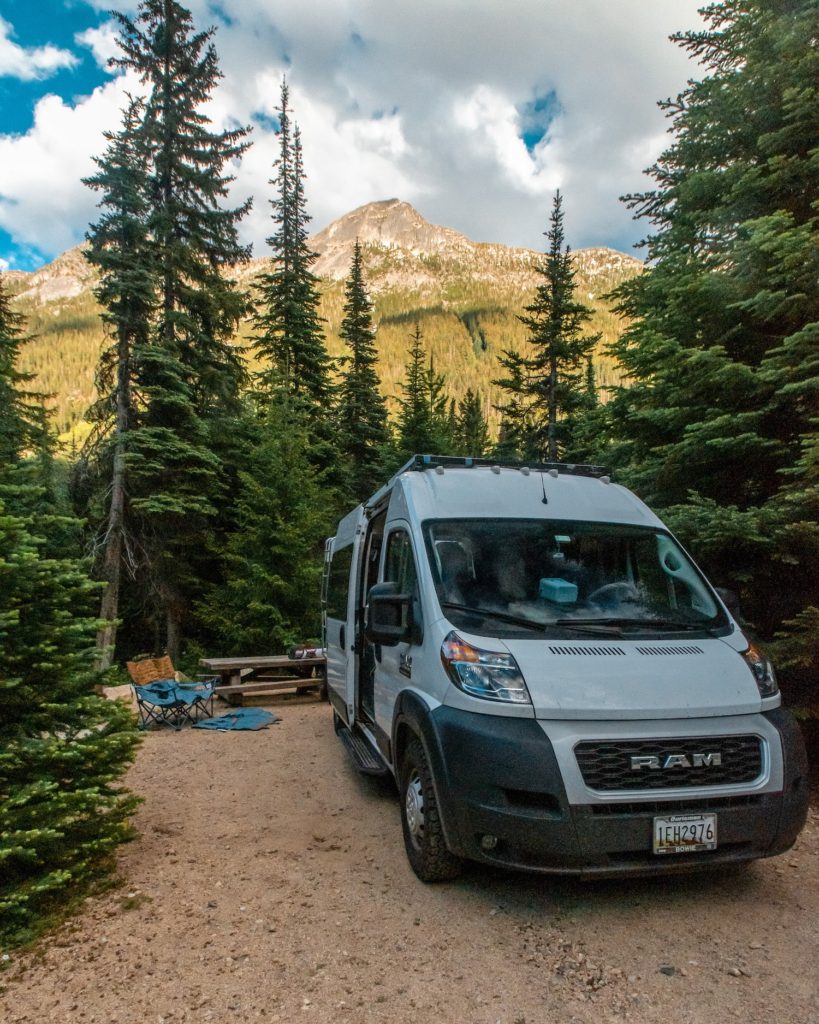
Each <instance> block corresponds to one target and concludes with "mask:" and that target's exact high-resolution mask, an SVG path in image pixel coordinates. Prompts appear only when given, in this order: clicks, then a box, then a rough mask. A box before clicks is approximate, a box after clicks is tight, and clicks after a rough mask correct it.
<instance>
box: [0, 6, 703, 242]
mask: <svg viewBox="0 0 819 1024" xmlns="http://www.w3.org/2000/svg"><path fill="white" fill-rule="evenodd" d="M49 2H54V3H56V2H57V0H49ZM93 3H94V4H95V5H96V6H100V8H103V7H106V8H107V7H108V6H109V5H110V0H104V2H103V0H93ZM699 4H700V0H652V2H651V3H650V4H647V3H646V2H645V0H617V2H616V3H612V2H611V0H583V2H582V3H579V2H576V3H566V2H565V0H515V2H514V3H513V4H507V5H501V4H499V3H497V2H495V0H414V2H413V3H412V4H390V5H387V6H385V5H384V3H383V0H311V2H310V3H309V4H299V5H297V4H293V3H292V2H291V0H220V2H219V4H218V5H215V4H214V3H213V2H212V0H188V3H187V6H189V7H190V8H191V9H192V12H193V16H194V21H195V24H196V26H197V28H205V27H207V26H209V25H211V24H213V23H214V22H216V24H217V33H216V37H215V45H216V48H217V50H218V53H219V57H220V65H221V68H222V71H223V73H224V78H223V80H222V81H221V83H220V85H219V88H218V90H217V94H216V95H215V97H214V100H213V102H212V104H211V108H210V113H211V116H212V117H213V120H214V124H215V125H216V126H217V127H223V126H226V125H231V126H235V125H236V124H247V123H249V122H251V121H255V122H256V129H255V131H254V133H253V142H254V145H253V147H252V148H251V150H250V151H249V152H248V153H247V154H246V156H245V157H244V159H243V161H242V163H241V165H240V166H238V167H237V168H236V169H235V173H236V176H237V180H236V182H235V184H234V186H233V189H232V196H233V199H234V201H235V202H236V203H239V202H242V201H243V200H244V199H245V198H246V197H247V196H248V195H250V194H252V195H254V197H255V203H254V210H253V212H252V213H251V215H250V216H249V217H248V218H247V220H246V221H245V223H244V224H243V226H242V234H243V238H244V240H245V241H247V242H252V243H253V244H254V247H255V248H256V251H257V252H258V253H263V252H264V238H265V237H266V236H267V235H268V234H269V233H270V219H269V213H270V209H269V206H268V203H267V200H268V199H269V198H270V193H271V189H270V186H269V185H268V179H269V178H270V177H271V173H272V164H273V161H274V160H275V157H276V141H275V136H274V134H273V131H272V129H271V128H270V120H269V119H270V117H271V116H272V114H273V112H274V108H275V106H276V104H277V103H278V98H279V81H280V78H281V75H282V73H283V72H285V71H286V72H287V75H288V79H289V81H290V85H291V103H292V107H293V111H294V114H295V118H296V120H297V121H298V122H299V124H300V126H301V129H302V137H303V143H304V156H305V166H306V170H307V174H308V181H307V198H308V208H309V211H310V213H311V214H312V216H313V225H314V227H315V228H316V229H320V228H322V227H324V226H325V225H326V224H327V223H328V222H329V221H330V220H332V219H333V218H335V217H338V216H341V215H342V214H344V213H346V212H347V211H348V210H350V209H352V208H353V207H355V206H359V205H361V204H362V203H366V202H369V201H371V200H375V199H385V198H389V197H392V196H397V197H399V198H402V199H406V200H408V201H409V202H413V203H415V205H416V206H418V208H419V210H420V211H421V213H422V214H423V215H424V216H426V217H427V218H428V219H429V220H432V221H434V222H436V223H439V224H445V225H448V226H451V227H454V228H456V229H458V230H460V231H463V232H464V233H465V234H467V235H469V236H470V237H472V238H475V239H478V240H489V241H500V242H505V243H507V244H513V245H527V246H531V247H533V248H541V247H542V245H543V237H542V233H543V231H544V230H545V229H546V227H547V221H548V215H549V209H550V204H551V194H552V192H553V190H554V189H555V188H556V187H560V188H561V190H562V191H563V193H564V198H565V209H566V229H567V236H568V238H569V241H570V242H571V243H572V245H573V246H574V247H578V246H581V245H592V244H610V245H615V246H619V247H621V248H628V246H629V245H630V244H631V243H632V242H634V241H635V240H636V239H637V238H639V237H640V236H641V235H643V234H644V233H645V231H646V230H647V229H646V227H645V226H644V225H635V224H633V222H632V220H631V214H630V212H629V211H628V210H626V209H625V207H624V206H623V205H622V204H621V203H620V202H619V201H618V197H619V196H620V195H621V194H623V193H625V192H630V191H638V190H640V189H641V188H644V187H646V186H647V184H648V182H647V179H645V178H644V177H643V176H642V173H641V172H642V170H643V169H644V168H645V167H647V166H648V165H649V164H651V163H652V161H653V160H654V159H656V157H657V156H658V155H659V152H660V151H661V150H662V148H663V146H664V144H665V141H666V139H667V136H666V135H665V128H666V125H665V122H664V118H663V115H662V113H661V112H660V111H659V110H658V109H657V106H656V103H657V100H659V99H663V98H665V97H666V96H668V95H673V94H676V93H677V92H679V91H680V90H681V89H683V88H684V87H685V83H686V80H687V79H688V78H689V77H691V76H692V75H693V76H696V74H697V70H696V69H695V68H694V67H693V66H692V65H691V64H690V62H689V60H688V57H687V55H686V54H685V53H684V52H683V51H682V50H680V48H679V47H677V46H674V45H672V44H671V43H670V42H668V39H667V36H668V35H669V33H671V32H672V31H675V30H678V29H685V28H695V27H697V26H698V25H699V18H698V15H697V7H698V6H699ZM117 6H118V7H119V8H120V9H121V10H127V11H128V12H129V13H133V10H134V7H135V4H134V3H133V2H132V0H127V2H121V3H119V4H118V5H117ZM78 42H80V43H81V44H83V45H85V46H88V47H89V48H90V49H91V50H92V52H93V53H94V55H95V57H96V59H97V61H98V62H99V63H103V62H104V60H106V59H107V58H108V57H109V56H110V55H111V53H112V52H113V50H112V47H113V34H112V27H111V25H103V26H102V27H101V28H100V29H95V30H92V31H89V32H85V33H83V34H82V35H81V36H79V37H78ZM132 89H135V91H137V92H139V88H138V87H135V86H132ZM122 91H123V87H122V85H121V83H118V82H117V84H114V83H113V82H112V83H109V85H107V86H105V87H104V88H103V89H102V90H97V92H96V93H95V94H94V95H93V96H91V97H87V98H81V99H80V100H78V101H76V102H75V104H74V105H70V104H69V103H65V102H60V101H59V100H57V99H56V98H52V99H51V100H49V101H48V105H47V106H46V107H45V108H43V110H42V111H41V110H40V108H39V107H38V111H37V120H36V122H35V124H34V126H33V128H32V129H31V131H30V132H29V133H28V134H27V135H26V136H24V137H23V138H22V139H19V140H9V139H8V138H3V137H2V136H0V196H4V197H6V199H5V200H3V201H0V225H2V226H4V227H6V229H7V230H10V231H12V232H13V233H14V235H15V238H16V239H18V240H19V241H20V242H21V243H27V244H33V245H38V246H40V247H41V248H42V250H43V251H44V252H47V253H49V254H55V253H56V252H58V251H59V250H60V247H61V246H63V245H64V244H65V242H64V239H65V238H71V239H74V240H77V239H78V238H80V237H82V232H83V231H84V229H85V226H86V223H87V221H88V219H89V217H90V216H93V197H91V196H89V194H88V190H87V189H84V187H83V186H82V185H80V184H79V183H78V179H79V177H80V175H81V174H87V173H88V172H89V168H90V157H91V155H92V154H93V153H99V152H100V151H101V148H102V147H101V136H100V133H101V131H102V129H104V128H108V129H115V128H117V126H118V124H119V113H118V109H117V108H118V105H121V96H122ZM550 94H554V98H555V102H554V109H553V110H552V111H551V114H552V117H553V120H552V121H551V123H550V124H549V125H548V131H547V133H546V135H545V136H544V138H543V139H542V140H541V141H540V142H538V143H537V144H536V145H532V142H531V140H530V145H529V148H527V146H526V144H525V143H524V141H523V139H522V138H521V136H522V134H523V127H524V117H523V112H524V111H525V110H527V109H531V108H532V106H533V104H534V103H535V101H536V100H537V98H538V97H545V96H548V95H550ZM42 102H43V103H45V102H46V101H42ZM0 131H2V122H0ZM38 161H39V162H38ZM10 165H11V166H10Z"/></svg>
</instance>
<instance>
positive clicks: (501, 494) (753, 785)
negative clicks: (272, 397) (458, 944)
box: [324, 455, 808, 882]
mask: <svg viewBox="0 0 819 1024" xmlns="http://www.w3.org/2000/svg"><path fill="white" fill-rule="evenodd" d="M324 623H325V645H326V648H327V683H328V697H329V700H330V702H331V704H332V707H333V713H334V723H335V728H336V732H337V733H338V735H339V737H340V738H341V739H342V740H343V741H344V743H345V745H346V746H347V748H348V750H349V751H350V753H351V754H352V756H353V758H354V760H355V763H356V765H357V766H358V768H359V769H360V770H361V771H365V772H370V773H373V774H379V773H381V774H387V773H391V774H392V775H393V776H394V777H395V780H396V782H397V784H398V789H399V794H400V805H401V818H402V824H403V832H404V842H405V845H406V850H407V855H408V857H409V860H410V863H411V864H412V867H413V869H414V870H415V872H416V874H417V875H418V876H419V878H421V879H422V880H423V881H425V882H432V881H437V880H442V879H447V878H452V877H454V876H455V875H456V874H457V873H458V870H459V868H460V866H461V862H462V860H463V859H464V858H469V859H472V860H477V861H483V862H487V863H491V864H495V865H501V866H506V867H510V868H517V869H521V868H522V869H525V870H531V871H540V872H557V873H566V874H588V875H607V874H612V875H622V874H628V873H643V874H645V873H654V872H669V871H680V870H690V869H693V868H702V867H705V866H716V865H724V864H726V863H732V862H739V861H747V860H751V859H753V858H756V857H769V856H771V855H773V854H777V853H781V852H783V851H784V850H787V849H788V848H789V847H790V846H791V845H792V844H793V842H794V840H795V838H796V836H797V834H798V833H799V830H800V829H801V827H802V825H803V823H804V821H805V816H806V813H807V802H808V779H807V764H806V757H805V750H804V745H803V742H802V738H801V734H800V732H799V730H798V727H797V726H796V724H795V722H794V721H793V719H792V718H791V716H790V714H788V713H787V712H786V711H784V710H783V709H782V708H781V707H780V697H779V692H778V689H777V684H776V678H775V676H774V672H773V669H772V667H771V665H770V663H769V662H768V661H767V659H766V658H765V655H764V654H763V653H762V652H761V651H760V650H759V649H758V648H757V647H756V646H755V645H754V644H753V643H751V642H750V641H749V640H748V638H747V637H746V636H745V634H744V633H743V631H742V629H741V628H740V627H739V625H738V624H737V622H736V620H735V619H734V618H733V616H732V615H731V613H730V612H729V610H728V608H727V607H726V604H725V603H724V602H723V600H721V598H720V597H719V596H718V594H717V592H716V591H715V590H714V588H713V587H712V586H711V585H710V584H709V583H708V581H707V580H706V579H705V577H704V576H703V575H702V573H701V572H700V570H699V569H698V568H697V567H696V565H695V564H694V563H693V562H692V560H691V558H690V557H689V556H688V555H687V554H686V552H685V551H684V550H683V548H682V547H681V546H680V544H679V543H678V542H677V541H676V540H675V539H674V537H673V536H672V535H671V534H670V533H669V531H668V530H667V529H666V527H665V526H664V525H663V524H662V522H661V521H660V520H659V519H658V518H657V516H655V515H654V514H653V513H652V512H651V511H650V509H648V508H647V507H646V506H645V505H644V504H643V503H642V502H641V501H640V500H639V499H638V498H636V497H635V496H634V495H633V494H632V493H631V492H629V491H628V490H626V489H625V488H623V487H620V486H618V485H617V484H613V483H612V482H611V481H610V479H609V477H608V476H607V475H606V474H605V471H604V470H602V469H600V468H597V467H590V466H565V465H555V464H550V465H529V466H523V465H497V464H492V463H490V462H488V461H486V460H479V459H459V458H453V457H438V456H426V455H425V456H415V457H414V458H413V459H412V460H410V461H409V462H408V463H407V464H406V465H405V466H404V467H403V468H402V469H401V470H400V471H399V472H398V473H397V474H396V475H395V477H393V479H392V480H390V482H389V483H388V484H387V485H386V486H385V487H383V488H382V489H381V490H379V491H378V492H377V493H376V494H374V495H373V497H372V498H371V499H370V500H369V501H368V502H367V503H366V504H364V505H361V506H359V507H358V508H356V509H355V510H354V511H352V512H351V513H350V514H349V515H348V516H346V517H345V518H344V519H342V520H341V522H340V523H339V524H338V529H337V531H336V535H335V536H334V537H332V538H330V540H328V542H327V558H326V564H325V574H324Z"/></svg>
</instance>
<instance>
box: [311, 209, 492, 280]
mask: <svg viewBox="0 0 819 1024" xmlns="http://www.w3.org/2000/svg"><path fill="white" fill-rule="evenodd" d="M356 239H358V240H359V242H361V244H362V245H365V246H367V245H377V246H381V247H383V248H385V249H403V250H406V251H407V252H409V253H412V254H413V255H414V256H427V255H430V254H432V253H436V252H441V251H442V250H448V251H454V250H467V249H471V248H472V247H473V245H474V243H473V242H470V241H469V239H468V238H466V237H465V236H464V235H461V234H459V233H458V232H457V231H454V230H453V229H452V228H444V227H439V226H438V225H436V224H430V223H429V221H428V220H425V219H424V218H423V217H422V216H421V214H420V213H419V212H418V211H417V210H416V209H415V207H414V206H411V205H410V204H409V203H405V202H403V201H402V200H401V199H382V200H380V201H378V202H375V203H367V204H366V205H364V206H359V207H358V209H356V210H351V211H350V213H346V214H345V215H344V216H343V217H339V219H338V220H334V221H333V223H332V224H329V225H328V226H327V227H326V228H324V230H323V231H320V232H319V233H318V234H317V235H313V237H312V238H311V239H310V247H311V248H312V249H313V250H314V251H315V252H317V253H318V255H319V259H318V262H317V263H316V266H315V273H317V274H318V275H319V276H321V277H335V278H339V277H345V276H346V275H347V274H348V273H349V270H350V258H351V254H352V248H353V245H354V244H355V240H356Z"/></svg>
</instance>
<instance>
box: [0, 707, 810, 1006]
mask: <svg viewBox="0 0 819 1024" xmlns="http://www.w3.org/2000/svg"><path fill="white" fill-rule="evenodd" d="M276 710H277V711H278V712H279V713H280V714H281V716H282V721H281V722H280V723H279V724H277V725H274V726H272V727H271V728H270V729H269V730H267V731H265V732H258V733H226V734H224V735H220V734H214V733H209V732H206V731H201V730H200V731H190V730H188V731H185V732H182V733H178V734H176V733H173V732H170V731H168V732H162V733H152V734H150V735H148V736H147V737H146V741H145V744H144V746H143V748H142V750H141V752H140V755H139V759H138V762H137V764H136V765H135V766H134V768H133V769H132V771H131V774H130V785H131V786H132V787H133V789H135V790H136V791H137V792H138V793H139V794H141V795H142V796H143V797H144V798H145V803H144V804H143V806H142V808H141V809H140V812H139V815H138V820H137V825H138V828H139V830H140V838H139V839H138V840H136V841H135V842H133V843H131V844H129V845H128V846H127V847H126V848H124V850H123V851H122V855H121V858H120V874H121V877H122V879H123V884H122V886H121V887H120V888H118V889H116V890H114V891H112V892H109V893H107V894H105V895H103V896H101V897H99V898H96V899H94V900H92V901H90V902H89V903H88V904H87V906H86V908H85V910H84V911H83V912H82V913H81V914H80V915H79V916H78V917H76V918H74V919H73V920H72V921H71V922H70V923H69V924H67V925H66V926H64V927H63V928H62V929H61V930H60V931H59V932H58V933H57V934H56V935H54V936H52V937H51V938H50V939H49V940H48V941H46V942H44V943H43V944H42V945H41V947H40V948H39V949H38V950H37V951H35V952H34V953H29V954H26V955H25V956H24V957H22V958H21V959H20V960H19V961H17V962H15V963H14V964H13V965H12V966H11V968H10V969H9V970H7V971H6V972H5V973H4V974H2V975H0V988H2V993H0V1020H2V1021H4V1022H7V1024H23V1022H26V1024H42V1022H45V1021H60V1022H63V1021H65V1022H71V1024H74V1022H82V1024H91V1022H100V1024H102V1022H104V1024H115V1022H116V1024H132V1022H133V1024H137V1022H139V1024H162V1022H167V1024H181V1022H183V1021H187V1022H194V1021H195V1022H200V1021H202V1022H206V1021H213V1022H219V1024H221V1022H232V1021H236V1022H239V1021H249V1022H253V1021H282V1022H292V1021H299V1022H316V1024H318V1022H321V1024H324V1022H331V1021H332V1022H334V1024H336V1022H341V1024H344V1022H348V1021H349V1022H351V1024H353V1022H356V1024H357V1022H362V1024H363V1022H390V1024H401V1022H404V1021H407V1022H409V1021H412V1022H417V1024H427V1022H433V1021H442V1022H453V1024H496V1022H501V1024H572V1022H582V1024H590V1022H592V1021H594V1022H595V1024H600V1022H609V1021H612V1022H614V1021H616V1022H620V1021H635V1022H645V1024H654V1022H657V1024H659V1022H663V1024H669V1022H673V1024H721V1022H723V1021H731V1020H734V1019H736V1020H739V1021H742V1022H743V1024H763V1022H764V1024H769V1022H772V1021H776V1022H777V1024H819V814H817V813H816V812H815V811H814V812H813V813H812V814H811V817H810V819H809V822H808V827H807V830H806V831H805V832H804V833H803V835H802V837H801V839H800V841H799V843H798V845H797V847H796V848H795V849H794V850H793V851H792V852H791V853H789V854H786V855H785V856H784V857H780V858H778V859H776V860H774V861H763V862H759V863H757V864H755V865H753V866H752V867H750V868H748V869H747V870H744V871H741V872H739V873H735V874H720V875H715V876H710V875H705V876H700V877H694V878H682V879H679V878H676V879H666V880H658V879H653V880H646V881H627V882H622V881H621V882H606V883H600V882H596V883H583V882H573V881H560V880H557V881H556V880H553V879H544V878H539V877H534V876H525V875H509V874H503V873H500V872H494V871H491V870H485V869H483V868H479V867H472V868H469V869H468V870H467V871H466V873H465V875H464V877H463V878H462V879H461V880H460V881H458V882H456V883H452V884H447V885H443V886H424V885H422V884H421V883H420V882H419V881H417V880H416V878H415V876H414V875H413V874H412V872H411V870H410V868H409V865H408V863H407V861H406V857H405V855H404V850H403V845H402V840H401V829H400V822H399V814H398V804H397V800H396V798H395V794H394V791H393V789H392V788H391V786H390V785H388V784H386V783H383V782H379V781H378V780H373V779H367V778H364V777H361V776H359V775H357V774H356V773H355V772H354V771H353V770H352V768H351V767H350V766H349V764H348V762H347V758H346V755H345V753H344V750H343V748H342V747H341V745H340V744H339V743H338V741H337V740H336V738H335V736H334V735H333V729H332V724H331V714H330V711H329V708H328V707H327V705H323V704H315V703H312V704H305V703H302V704H295V703H293V704H288V703H285V704H281V705H278V706H277V708H276Z"/></svg>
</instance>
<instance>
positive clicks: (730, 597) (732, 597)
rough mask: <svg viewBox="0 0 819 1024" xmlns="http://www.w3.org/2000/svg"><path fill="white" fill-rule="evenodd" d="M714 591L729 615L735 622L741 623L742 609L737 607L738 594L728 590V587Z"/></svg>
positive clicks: (716, 588) (717, 588)
mask: <svg viewBox="0 0 819 1024" xmlns="http://www.w3.org/2000/svg"><path fill="white" fill-rule="evenodd" d="M714 589H715V590H716V592H717V596H718V597H719V599H720V601H722V603H723V604H724V605H725V607H726V608H727V609H728V611H729V612H730V613H731V615H733V617H734V618H735V619H736V620H737V622H741V621H742V609H741V608H740V606H739V594H738V593H737V592H736V591H735V590H730V589H729V588H728V587H715V588H714Z"/></svg>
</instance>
